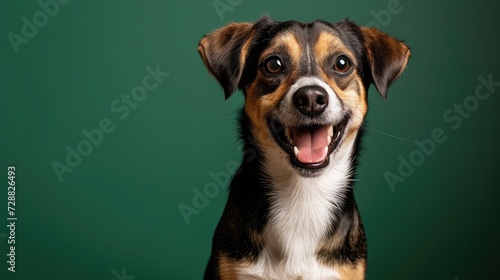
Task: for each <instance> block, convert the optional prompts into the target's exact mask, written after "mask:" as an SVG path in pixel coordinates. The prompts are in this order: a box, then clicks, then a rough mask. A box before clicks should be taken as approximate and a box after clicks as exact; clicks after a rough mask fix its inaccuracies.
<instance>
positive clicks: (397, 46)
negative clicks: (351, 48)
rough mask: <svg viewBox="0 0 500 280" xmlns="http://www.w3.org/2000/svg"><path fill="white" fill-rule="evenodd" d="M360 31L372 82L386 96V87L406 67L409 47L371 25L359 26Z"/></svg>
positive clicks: (409, 53)
mask: <svg viewBox="0 0 500 280" xmlns="http://www.w3.org/2000/svg"><path fill="white" fill-rule="evenodd" d="M361 32H362V33H363V37H364V45H365V50H366V58H367V60H368V64H369V67H370V72H371V76H372V80H373V83H374V84H375V87H376V88H377V90H378V92H380V94H381V95H382V96H383V97H384V98H386V96H387V89H388V88H389V86H390V85H391V84H392V82H394V80H396V79H397V78H398V77H399V76H400V75H401V73H402V72H403V70H404V69H405V68H406V64H407V63H408V59H409V58H410V55H411V52H410V48H409V47H408V46H407V45H406V44H405V43H403V42H401V41H398V40H396V39H394V38H393V37H391V36H389V35H387V34H385V33H383V32H381V31H379V30H378V29H376V28H373V27H372V28H368V27H361Z"/></svg>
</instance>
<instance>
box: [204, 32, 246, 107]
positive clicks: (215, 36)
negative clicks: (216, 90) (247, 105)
mask: <svg viewBox="0 0 500 280" xmlns="http://www.w3.org/2000/svg"><path fill="white" fill-rule="evenodd" d="M252 27H253V24H250V23H230V24H228V25H226V26H225V27H222V28H220V29H217V30H215V31H213V32H212V33H210V34H208V35H206V36H205V37H203V38H202V39H201V40H200V42H199V45H198V52H199V53H200V55H201V58H202V59H203V62H204V63H205V66H206V67H207V68H208V71H210V73H211V74H212V75H213V76H214V77H215V78H216V79H217V81H218V82H219V84H220V85H221V86H222V87H223V88H224V94H225V96H226V99H227V98H229V96H231V94H232V93H233V92H234V91H235V90H236V89H237V88H238V84H239V82H240V79H241V74H242V73H243V68H244V64H245V60H246V56H247V54H248V49H249V47H250V44H249V43H250V37H251V35H250V34H251V31H252Z"/></svg>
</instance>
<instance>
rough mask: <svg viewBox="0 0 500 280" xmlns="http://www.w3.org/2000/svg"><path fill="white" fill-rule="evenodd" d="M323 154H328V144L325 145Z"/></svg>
mask: <svg viewBox="0 0 500 280" xmlns="http://www.w3.org/2000/svg"><path fill="white" fill-rule="evenodd" d="M325 154H328V146H326V147H325Z"/></svg>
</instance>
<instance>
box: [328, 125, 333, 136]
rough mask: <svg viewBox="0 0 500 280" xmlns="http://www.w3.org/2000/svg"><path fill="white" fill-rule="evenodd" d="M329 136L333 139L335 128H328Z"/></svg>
mask: <svg viewBox="0 0 500 280" xmlns="http://www.w3.org/2000/svg"><path fill="white" fill-rule="evenodd" d="M328 135H329V136H332V137H333V126H330V127H329V128H328Z"/></svg>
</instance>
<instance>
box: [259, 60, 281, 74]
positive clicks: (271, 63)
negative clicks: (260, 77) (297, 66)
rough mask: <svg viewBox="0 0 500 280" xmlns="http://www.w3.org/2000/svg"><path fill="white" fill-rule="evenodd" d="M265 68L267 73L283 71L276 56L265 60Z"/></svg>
mask: <svg viewBox="0 0 500 280" xmlns="http://www.w3.org/2000/svg"><path fill="white" fill-rule="evenodd" d="M264 66H265V70H266V72H267V73H269V74H278V73H280V72H282V71H283V63H281V60H280V59H279V58H277V57H271V58H269V59H268V60H267V61H266V64H265V65H264Z"/></svg>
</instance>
